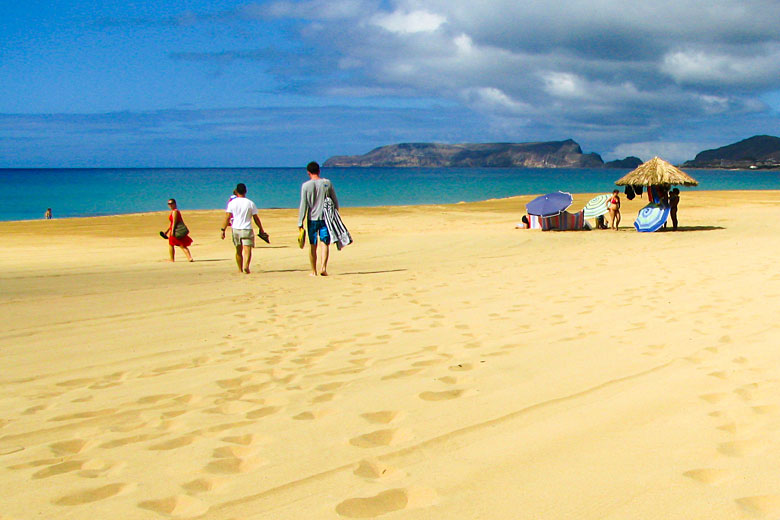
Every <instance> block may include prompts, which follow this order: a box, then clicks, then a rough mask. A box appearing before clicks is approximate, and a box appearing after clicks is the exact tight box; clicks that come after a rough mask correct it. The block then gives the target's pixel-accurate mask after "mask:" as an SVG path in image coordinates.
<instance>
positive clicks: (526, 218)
mask: <svg viewBox="0 0 780 520" xmlns="http://www.w3.org/2000/svg"><path fill="white" fill-rule="evenodd" d="M523 222H525V223H526V224H528V215H523Z"/></svg>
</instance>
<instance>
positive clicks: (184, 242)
mask: <svg viewBox="0 0 780 520" xmlns="http://www.w3.org/2000/svg"><path fill="white" fill-rule="evenodd" d="M168 207H169V208H170V209H171V214H170V215H168V220H169V221H170V223H171V225H170V226H169V227H168V232H167V233H165V234H164V235H163V236H167V237H168V254H169V255H170V261H171V262H173V261H174V258H175V256H176V250H175V249H174V248H173V246H178V247H180V248H181V250H182V251H184V254H185V255H187V261H189V262H192V255H191V254H190V250H189V247H190V246H191V245H192V239H191V238H190V233H189V230H187V233H186V234H185V235H183V236H179V237H177V236H176V226H177V225H179V224H181V225H184V220H182V218H181V212H180V211H179V210H178V209H176V199H168ZM185 229H186V228H185Z"/></svg>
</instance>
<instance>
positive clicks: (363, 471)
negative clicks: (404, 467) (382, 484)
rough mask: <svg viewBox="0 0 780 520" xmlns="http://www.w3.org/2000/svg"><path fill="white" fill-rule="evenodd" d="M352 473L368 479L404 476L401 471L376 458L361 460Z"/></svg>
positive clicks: (387, 478)
mask: <svg viewBox="0 0 780 520" xmlns="http://www.w3.org/2000/svg"><path fill="white" fill-rule="evenodd" d="M353 473H354V474H355V475H357V476H358V477H363V478H366V479H370V480H394V479H397V478H401V477H403V476H404V472H403V471H401V470H398V469H395V468H391V467H390V466H388V465H387V464H383V463H381V462H379V461H378V460H376V459H366V460H361V461H360V462H359V463H358V466H357V468H355V471H353Z"/></svg>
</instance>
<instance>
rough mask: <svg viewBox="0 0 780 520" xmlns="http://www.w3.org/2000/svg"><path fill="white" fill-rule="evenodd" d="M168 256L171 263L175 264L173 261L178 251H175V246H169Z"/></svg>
mask: <svg viewBox="0 0 780 520" xmlns="http://www.w3.org/2000/svg"><path fill="white" fill-rule="evenodd" d="M168 255H169V256H170V260H169V261H170V262H173V259H174V258H175V257H176V251H175V250H174V249H173V246H172V245H171V244H168Z"/></svg>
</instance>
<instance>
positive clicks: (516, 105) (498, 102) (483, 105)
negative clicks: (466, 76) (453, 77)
mask: <svg viewBox="0 0 780 520" xmlns="http://www.w3.org/2000/svg"><path fill="white" fill-rule="evenodd" d="M463 96H464V98H465V99H466V100H467V101H468V103H469V105H471V106H474V107H477V108H480V109H481V110H488V111H493V112H499V113H506V112H509V113H510V114H526V113H528V112H530V111H531V107H530V106H529V105H528V104H527V103H522V102H520V101H517V100H515V99H512V98H511V97H510V96H508V95H507V94H506V93H505V92H503V91H501V90H500V89H497V88H495V87H477V88H470V89H466V90H464V92H463Z"/></svg>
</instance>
